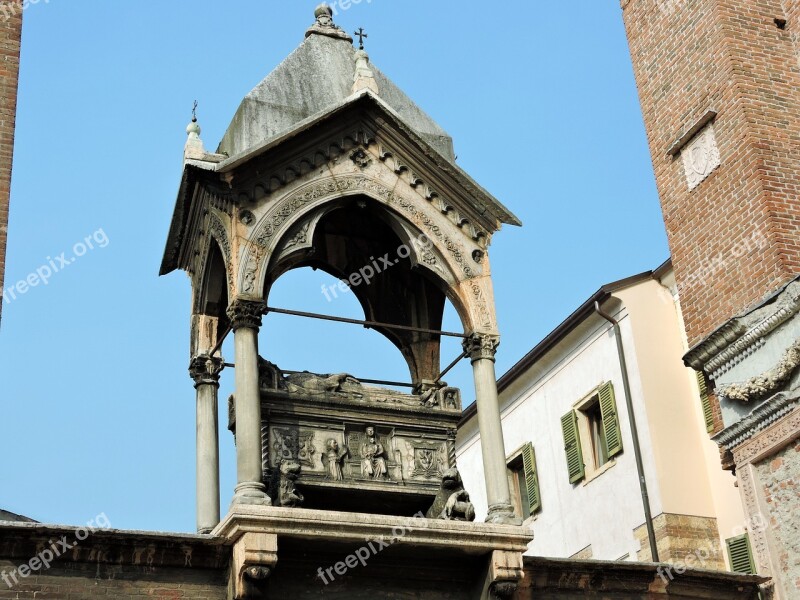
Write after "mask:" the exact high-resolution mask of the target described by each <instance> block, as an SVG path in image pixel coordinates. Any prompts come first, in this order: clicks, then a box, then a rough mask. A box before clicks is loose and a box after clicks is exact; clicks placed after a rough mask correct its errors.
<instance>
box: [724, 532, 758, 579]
mask: <svg viewBox="0 0 800 600" xmlns="http://www.w3.org/2000/svg"><path fill="white" fill-rule="evenodd" d="M725 545H726V546H727V547H728V558H729V559H730V562H731V571H733V572H734V573H744V574H745V575H755V574H756V565H755V561H754V560H753V550H752V549H751V547H750V536H749V535H748V534H746V533H745V534H744V535H740V536H738V537H734V538H730V539H729V540H725Z"/></svg>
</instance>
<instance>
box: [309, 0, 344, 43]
mask: <svg viewBox="0 0 800 600" xmlns="http://www.w3.org/2000/svg"><path fill="white" fill-rule="evenodd" d="M314 18H315V19H316V22H315V23H314V24H313V25H312V26H311V27H309V28H308V31H306V37H309V36H311V35H315V34H318V35H327V36H328V37H335V38H339V39H342V40H348V41H350V42H351V43H352V41H353V38H351V37H350V36H349V35H347V33H345V31H344V29H342V28H341V27H338V26H337V25H336V24H335V23H334V22H333V9H332V8H331V7H330V6H328V5H327V4H326V3H324V2H323V3H322V4H320V5H319V6H318V7H317V8H316V10H315V11H314Z"/></svg>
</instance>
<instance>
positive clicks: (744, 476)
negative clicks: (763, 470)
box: [736, 465, 772, 577]
mask: <svg viewBox="0 0 800 600" xmlns="http://www.w3.org/2000/svg"><path fill="white" fill-rule="evenodd" d="M754 472H755V468H754V467H753V465H744V466H743V468H741V469H739V470H737V472H736V476H737V478H738V480H739V491H740V493H741V496H742V499H743V500H744V507H745V514H746V515H747V517H748V519H749V520H750V519H753V517H754V515H761V503H760V502H759V498H758V493H759V492H758V490H757V489H756V485H757V483H758V482H757V480H756V478H754V476H753V474H754ZM748 533H749V534H750V543H751V544H752V546H753V551H754V557H753V558H754V559H755V562H756V564H757V568H756V571H758V573H759V574H760V575H763V576H765V577H769V575H770V574H771V573H772V568H771V566H770V564H769V549H768V542H767V533H766V530H764V529H763V528H760V527H758V528H753V530H751V531H749V532H748Z"/></svg>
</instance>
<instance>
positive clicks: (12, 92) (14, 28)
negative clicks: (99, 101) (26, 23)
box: [0, 0, 22, 314]
mask: <svg viewBox="0 0 800 600" xmlns="http://www.w3.org/2000/svg"><path fill="white" fill-rule="evenodd" d="M21 31H22V10H21V9H20V8H19V5H18V4H15V3H12V2H9V1H8V0H0V295H2V289H3V285H4V284H3V281H4V274H5V270H6V239H7V233H8V203H9V194H10V186H11V159H12V155H13V151H14V124H15V120H16V114H17V79H18V74H19V44H20V36H21ZM2 310H3V304H2V302H0V314H2Z"/></svg>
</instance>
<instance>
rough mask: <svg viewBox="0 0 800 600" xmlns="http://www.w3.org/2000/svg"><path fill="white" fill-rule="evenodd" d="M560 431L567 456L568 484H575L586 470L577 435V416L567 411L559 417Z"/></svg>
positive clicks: (573, 412)
mask: <svg viewBox="0 0 800 600" xmlns="http://www.w3.org/2000/svg"><path fill="white" fill-rule="evenodd" d="M561 431H562V432H563V433H564V452H565V453H566V455H567V470H568V471H569V482H570V483H576V482H578V481H580V480H581V479H583V477H584V475H585V474H586V470H585V468H584V464H583V449H582V448H581V439H580V436H579V435H578V416H577V415H576V414H575V411H572V410H571V411H569V412H568V413H567V414H565V415H564V416H563V417H561Z"/></svg>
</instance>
